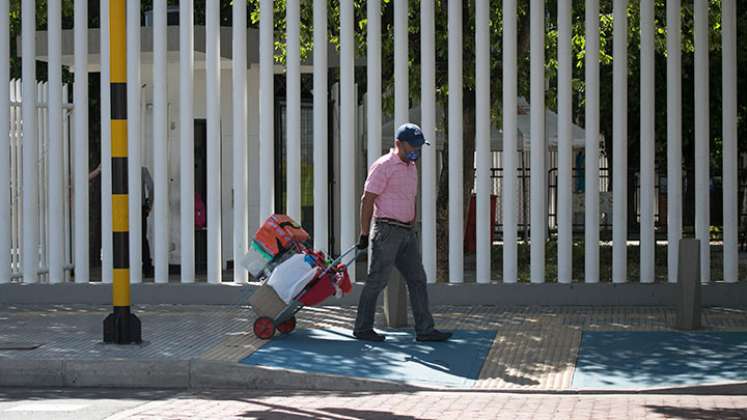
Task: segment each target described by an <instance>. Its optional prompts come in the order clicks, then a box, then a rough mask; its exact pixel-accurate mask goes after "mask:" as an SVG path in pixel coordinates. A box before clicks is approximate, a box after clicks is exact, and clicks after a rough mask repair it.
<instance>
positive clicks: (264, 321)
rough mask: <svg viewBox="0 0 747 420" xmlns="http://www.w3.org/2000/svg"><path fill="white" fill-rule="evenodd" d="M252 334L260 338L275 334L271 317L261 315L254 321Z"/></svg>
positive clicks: (263, 338) (267, 338)
mask: <svg viewBox="0 0 747 420" xmlns="http://www.w3.org/2000/svg"><path fill="white" fill-rule="evenodd" d="M254 335H256V336H257V338H261V339H262V340H269V339H271V338H272V336H273V335H275V323H274V322H273V320H272V318H269V317H266V316H261V317H259V318H257V319H256V320H255V321H254Z"/></svg>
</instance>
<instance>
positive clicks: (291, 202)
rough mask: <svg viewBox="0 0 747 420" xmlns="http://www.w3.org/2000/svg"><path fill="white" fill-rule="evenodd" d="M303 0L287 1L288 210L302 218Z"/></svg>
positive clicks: (290, 214)
mask: <svg viewBox="0 0 747 420" xmlns="http://www.w3.org/2000/svg"><path fill="white" fill-rule="evenodd" d="M299 7H300V6H299V0H287V2H286V9H285V12H286V15H285V24H286V42H287V47H286V55H285V56H286V63H287V69H286V86H285V87H286V91H285V92H286V110H287V111H286V112H287V115H286V116H287V118H286V123H287V128H286V139H287V144H286V151H287V153H286V157H287V160H286V162H287V164H286V166H285V167H286V183H287V196H288V199H287V213H288V215H289V216H290V217H291V218H292V219H293V220H296V221H298V222H300V221H301V57H300V49H299V48H300V47H299V25H300V16H299V13H300V11H299Z"/></svg>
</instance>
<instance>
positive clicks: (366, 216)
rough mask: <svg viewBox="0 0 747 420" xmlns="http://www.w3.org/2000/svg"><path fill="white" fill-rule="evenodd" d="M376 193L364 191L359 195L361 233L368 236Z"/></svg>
mask: <svg viewBox="0 0 747 420" xmlns="http://www.w3.org/2000/svg"><path fill="white" fill-rule="evenodd" d="M376 197H378V195H377V194H374V193H372V192H369V191H366V192H365V193H363V197H361V214H360V218H361V235H362V236H368V233H369V231H370V230H371V217H373V211H374V201H376Z"/></svg>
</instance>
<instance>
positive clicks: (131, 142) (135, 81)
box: [127, 1, 209, 283]
mask: <svg viewBox="0 0 747 420" xmlns="http://www.w3.org/2000/svg"><path fill="white" fill-rule="evenodd" d="M127 87H128V89H127V155H128V162H127V163H128V166H127V185H128V191H129V194H128V200H129V212H128V215H129V228H130V230H129V234H130V244H129V247H130V282H131V283H140V282H141V281H142V269H143V267H142V265H143V262H142V261H143V258H142V252H141V250H142V231H141V229H142V223H141V211H142V208H141V205H142V195H141V194H142V185H141V175H142V174H141V171H142V169H141V163H140V98H141V90H140V89H141V88H140V2H137V1H128V2H127ZM208 97H209V96H208Z"/></svg>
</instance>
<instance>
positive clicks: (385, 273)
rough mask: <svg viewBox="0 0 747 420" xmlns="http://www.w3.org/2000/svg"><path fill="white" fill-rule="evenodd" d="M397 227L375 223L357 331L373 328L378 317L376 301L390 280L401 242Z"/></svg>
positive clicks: (357, 319) (360, 301)
mask: <svg viewBox="0 0 747 420" xmlns="http://www.w3.org/2000/svg"><path fill="white" fill-rule="evenodd" d="M395 229H396V228H394V227H392V226H389V225H386V224H375V225H374V228H373V232H372V235H371V255H369V264H368V278H367V279H366V284H365V285H364V286H363V291H362V292H361V297H360V300H359V302H358V315H357V317H356V319H355V332H365V331H369V330H372V329H373V326H374V319H375V317H376V301H377V300H378V298H379V294H380V293H381V291H382V290H384V288H385V287H386V285H387V283H388V281H389V273H390V272H391V267H392V265H393V264H394V260H395V258H396V255H397V250H398V248H399V244H400V238H399V236H401V235H398V232H395Z"/></svg>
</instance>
